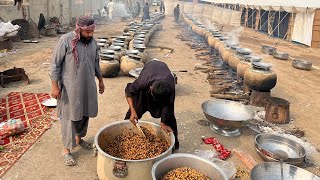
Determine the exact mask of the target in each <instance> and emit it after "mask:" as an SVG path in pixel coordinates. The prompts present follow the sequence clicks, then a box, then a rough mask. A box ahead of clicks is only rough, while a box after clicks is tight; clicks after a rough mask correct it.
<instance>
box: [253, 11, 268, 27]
mask: <svg viewBox="0 0 320 180" xmlns="http://www.w3.org/2000/svg"><path fill="white" fill-rule="evenodd" d="M266 12H267V11H264V13H262V15H261V16H260V11H259V17H260V20H259V24H260V28H261V17H262V16H263V15H264V14H265V13H266ZM267 22H268V21H267ZM256 24H257V22H256V23H255V24H254V26H256ZM264 24H265V23H264ZM264 24H263V25H264ZM259 30H260V29H259V28H258V31H259Z"/></svg>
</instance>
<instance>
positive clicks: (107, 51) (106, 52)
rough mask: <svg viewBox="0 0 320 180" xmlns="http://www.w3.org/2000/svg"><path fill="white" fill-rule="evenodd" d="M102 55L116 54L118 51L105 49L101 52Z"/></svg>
mask: <svg viewBox="0 0 320 180" xmlns="http://www.w3.org/2000/svg"><path fill="white" fill-rule="evenodd" d="M101 53H102V54H115V53H116V51H115V50H110V49H103V50H101Z"/></svg>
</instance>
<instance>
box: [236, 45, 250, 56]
mask: <svg viewBox="0 0 320 180" xmlns="http://www.w3.org/2000/svg"><path fill="white" fill-rule="evenodd" d="M236 51H237V53H240V54H243V55H250V54H251V52H252V51H251V50H250V49H248V48H241V47H239V48H237V49H236Z"/></svg>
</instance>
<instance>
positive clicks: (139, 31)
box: [135, 31, 147, 35]
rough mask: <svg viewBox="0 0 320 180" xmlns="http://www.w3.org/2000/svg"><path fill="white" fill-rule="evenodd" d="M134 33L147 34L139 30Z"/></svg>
mask: <svg viewBox="0 0 320 180" xmlns="http://www.w3.org/2000/svg"><path fill="white" fill-rule="evenodd" d="M135 34H136V35H138V34H147V32H142V31H139V32H136V33H135Z"/></svg>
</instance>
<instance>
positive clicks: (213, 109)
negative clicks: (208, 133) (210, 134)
mask: <svg viewBox="0 0 320 180" xmlns="http://www.w3.org/2000/svg"><path fill="white" fill-rule="evenodd" d="M202 110H203V113H204V115H205V117H206V118H207V119H208V120H209V121H210V122H211V123H213V125H215V126H216V127H218V128H221V129H226V130H228V129H229V130H232V129H238V128H241V127H243V124H244V122H245V121H249V120H252V118H253V117H254V114H255V113H254V111H253V110H252V109H251V108H249V107H247V106H245V105H243V104H241V103H238V102H234V101H229V100H222V99H216V100H208V101H205V102H204V103H202ZM221 135H225V136H233V134H221ZM236 135H239V132H236V133H235V134H234V136H236Z"/></svg>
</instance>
